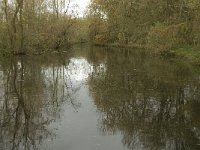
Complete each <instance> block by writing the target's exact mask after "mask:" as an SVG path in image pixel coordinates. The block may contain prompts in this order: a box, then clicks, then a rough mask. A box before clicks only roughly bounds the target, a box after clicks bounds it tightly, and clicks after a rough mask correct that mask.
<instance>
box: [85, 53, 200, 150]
mask: <svg viewBox="0 0 200 150" xmlns="http://www.w3.org/2000/svg"><path fill="white" fill-rule="evenodd" d="M106 64H107V66H106V68H107V70H106V72H105V73H104V74H103V75H101V76H98V75H93V76H92V77H91V79H90V82H89V83H90V87H91V92H92V94H93V97H94V99H95V104H96V106H97V108H98V110H99V111H100V112H101V119H100V120H101V122H100V124H101V125H100V127H101V130H102V131H103V132H104V133H107V132H109V133H113V134H114V133H115V132H117V131H121V132H122V134H123V139H122V142H123V144H124V145H126V146H127V147H128V148H129V149H177V150H183V149H199V145H198V143H199V135H198V134H197V133H198V132H199V131H200V118H199V116H198V115H197V114H199V113H200V110H199V107H200V101H199V96H200V95H199V94H200V90H199V88H200V86H199V84H198V82H199V79H198V77H197V76H195V75H194V74H193V73H192V72H191V71H190V69H189V68H187V67H185V66H184V67H181V65H179V66H173V65H171V64H170V63H166V62H164V61H161V60H159V59H155V58H149V57H145V55H143V54H141V52H139V53H137V52H135V53H134V55H131V54H130V53H128V54H127V53H123V54H121V53H118V54H116V53H113V52H112V54H108V59H107V63H106ZM196 81H198V82H196Z"/></svg>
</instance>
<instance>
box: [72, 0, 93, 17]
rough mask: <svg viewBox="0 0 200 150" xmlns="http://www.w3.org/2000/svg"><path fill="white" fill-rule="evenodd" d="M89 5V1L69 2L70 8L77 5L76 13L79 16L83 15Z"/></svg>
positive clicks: (76, 0) (75, 0)
mask: <svg viewBox="0 0 200 150" xmlns="http://www.w3.org/2000/svg"><path fill="white" fill-rule="evenodd" d="M89 3H90V0H71V6H74V5H78V8H76V11H78V13H79V15H80V16H81V15H83V14H84V12H85V10H86V8H87V6H88V4H89Z"/></svg>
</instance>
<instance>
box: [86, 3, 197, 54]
mask: <svg viewBox="0 0 200 150" xmlns="http://www.w3.org/2000/svg"><path fill="white" fill-rule="evenodd" d="M199 14H200V1H199V0H123V1H119V0H92V2H91V5H90V8H89V16H90V20H91V24H90V38H91V39H92V40H93V41H94V42H95V43H97V44H98V43H99V44H102V43H104V44H105V43H107V44H111V43H112V44H113V43H117V44H120V45H127V44H129V45H137V46H141V45H143V46H144V45H145V46H146V47H148V48H152V49H154V50H157V51H159V52H166V51H168V50H170V49H173V48H177V47H180V46H185V45H187V46H188V45H192V46H193V45H198V44H199V43H200V34H199V32H200V27H199V23H200V15H199Z"/></svg>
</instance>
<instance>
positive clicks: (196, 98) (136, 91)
mask: <svg viewBox="0 0 200 150" xmlns="http://www.w3.org/2000/svg"><path fill="white" fill-rule="evenodd" d="M199 72H200V68H195V67H191V66H189V65H188V64H184V63H182V62H176V63H175V62H173V61H169V60H164V59H161V58H158V57H154V56H152V55H149V54H148V53H147V52H144V51H143V50H130V51H128V50H120V49H106V48H98V47H93V48H91V47H79V48H73V49H71V50H68V51H67V52H66V54H62V55H61V54H49V55H48V56H43V55H42V56H31V57H30V56H25V57H18V58H9V59H6V60H3V61H1V62H0V150H133V149H134V150H199V149H200V73H199Z"/></svg>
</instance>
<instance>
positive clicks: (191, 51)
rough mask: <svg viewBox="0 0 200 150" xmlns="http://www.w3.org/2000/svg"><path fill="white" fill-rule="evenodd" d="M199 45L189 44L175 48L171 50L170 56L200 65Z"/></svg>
mask: <svg viewBox="0 0 200 150" xmlns="http://www.w3.org/2000/svg"><path fill="white" fill-rule="evenodd" d="M199 49H200V48H199V47H198V46H187V47H183V48H177V49H173V50H171V51H170V52H169V58H171V59H179V60H183V61H186V62H188V63H190V64H192V65H196V66H200V51H199Z"/></svg>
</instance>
